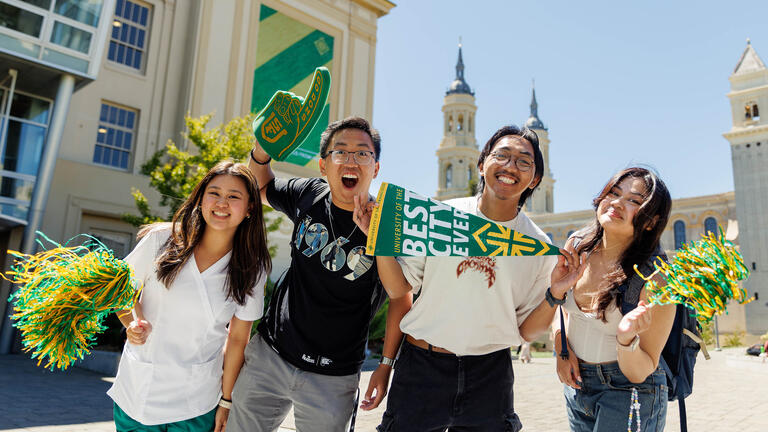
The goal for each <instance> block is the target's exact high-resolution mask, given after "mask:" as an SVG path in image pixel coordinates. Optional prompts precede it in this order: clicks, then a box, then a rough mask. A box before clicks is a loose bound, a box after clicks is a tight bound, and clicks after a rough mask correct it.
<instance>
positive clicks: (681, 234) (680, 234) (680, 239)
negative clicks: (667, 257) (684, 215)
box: [674, 220, 685, 249]
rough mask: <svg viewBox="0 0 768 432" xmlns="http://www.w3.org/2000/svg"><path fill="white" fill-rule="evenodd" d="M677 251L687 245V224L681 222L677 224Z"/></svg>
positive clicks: (675, 227)
mask: <svg viewBox="0 0 768 432" xmlns="http://www.w3.org/2000/svg"><path fill="white" fill-rule="evenodd" d="M674 229H675V249H680V248H682V247H683V243H685V222H683V221H681V220H679V221H677V222H675V225H674Z"/></svg>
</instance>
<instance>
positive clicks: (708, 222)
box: [704, 217, 718, 235]
mask: <svg viewBox="0 0 768 432" xmlns="http://www.w3.org/2000/svg"><path fill="white" fill-rule="evenodd" d="M709 233H715V235H717V234H718V232H717V219H715V218H713V217H708V218H706V219H704V235H709Z"/></svg>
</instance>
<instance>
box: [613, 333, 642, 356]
mask: <svg viewBox="0 0 768 432" xmlns="http://www.w3.org/2000/svg"><path fill="white" fill-rule="evenodd" d="M638 345H640V335H635V337H634V338H633V339H632V341H631V342H630V343H629V344H628V345H622V344H621V342H619V338H618V337H617V338H616V349H618V350H621V351H630V352H631V351H635V350H636V349H637V346H638Z"/></svg>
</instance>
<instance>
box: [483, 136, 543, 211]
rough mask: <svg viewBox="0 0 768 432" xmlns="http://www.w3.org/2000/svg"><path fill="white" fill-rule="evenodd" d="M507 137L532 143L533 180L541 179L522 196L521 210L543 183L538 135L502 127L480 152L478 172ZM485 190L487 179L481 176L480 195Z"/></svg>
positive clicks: (519, 205) (541, 157)
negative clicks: (495, 148) (518, 138)
mask: <svg viewBox="0 0 768 432" xmlns="http://www.w3.org/2000/svg"><path fill="white" fill-rule="evenodd" d="M505 136H516V137H520V138H522V139H524V140H527V141H528V142H529V143H531V147H533V162H534V164H535V165H536V170H535V172H534V175H533V178H534V179H539V183H537V184H536V187H534V188H533V189H526V190H525V191H524V192H523V193H522V194H520V201H518V203H517V209H518V210H520V209H521V208H523V204H525V201H526V200H527V199H528V197H530V196H531V195H533V191H535V190H536V188H537V187H539V184H540V183H541V177H542V176H543V175H544V156H542V154H541V149H540V148H539V136H538V135H536V132H534V131H532V130H530V129H528V128H527V127H523V128H522V129H520V128H519V127H517V126H515V125H509V126H502V127H501V128H500V129H499V130H497V131H496V132H495V133H494V134H493V136H492V137H491V138H490V139H489V140H488V142H486V143H485V146H484V147H483V150H482V151H481V152H480V156H479V157H478V158H477V169H478V170H480V165H481V164H482V163H483V162H484V161H485V159H486V158H487V157H488V155H490V154H491V152H492V151H493V147H494V146H496V143H497V142H498V141H499V140H500V139H502V138H504V137H505ZM483 189H485V177H483V176H480V182H479V183H478V185H477V191H478V194H479V195H482V193H483Z"/></svg>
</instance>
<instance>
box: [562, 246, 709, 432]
mask: <svg viewBox="0 0 768 432" xmlns="http://www.w3.org/2000/svg"><path fill="white" fill-rule="evenodd" d="M574 237H575V238H574V243H573V247H574V248H575V247H576V246H577V245H578V243H579V241H580V240H581V238H580V237H578V236H574ZM658 259H662V260H665V261H666V260H667V256H666V255H665V254H664V252H662V250H661V248H659V249H658V250H657V251H656V253H654V255H652V256H651V258H650V259H649V260H648V261H647V262H646V263H645V264H643V265H641V266H638V270H639V271H640V273H642V274H643V275H645V276H646V277H647V276H650V275H651V274H652V273H653V272H654V270H655V267H654V265H653V263H654V262H657V261H658ZM644 285H645V280H644V279H643V278H641V277H640V276H639V275H638V274H637V273H635V274H633V275H632V276H630V277H628V278H627V281H626V282H625V283H624V284H622V285H621V286H619V293H620V294H619V295H620V296H621V314H622V315H626V314H627V313H629V311H631V310H632V309H634V308H635V307H637V303H638V302H639V301H640V293H641V292H642V289H643V286H644ZM564 327H565V322H564V320H563V312H562V309H561V311H560V328H561V329H562V330H561V331H560V337H561V342H562V343H561V346H562V348H561V351H560V353H559V355H560V357H563V358H568V344H567V343H566V336H565V330H564ZM700 349H701V351H702V352H703V353H704V358H705V359H706V360H709V353H708V352H707V346H706V344H705V343H704V341H703V340H702V338H701V326H699V323H698V321H697V320H696V313H695V312H694V311H693V310H691V309H688V308H687V307H685V306H683V305H681V304H678V305H677V312H676V313H675V321H674V323H673V324H672V330H670V333H669V338H667V343H666V344H665V345H664V349H663V350H662V351H661V356H660V357H659V366H661V368H662V369H664V372H665V374H666V375H667V387H668V388H669V392H668V393H667V396H668V400H670V401H674V400H677V404H678V408H679V411H680V430H681V432H687V431H688V421H687V418H686V415H685V398H686V397H688V395H690V394H691V391H693V367H694V366H695V365H696V356H697V355H698V353H699V350H700Z"/></svg>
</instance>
